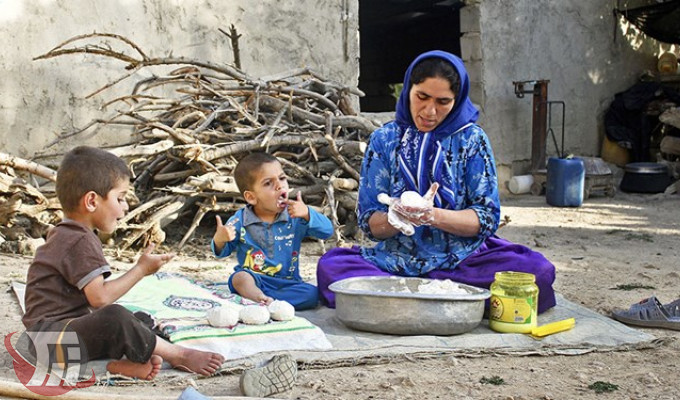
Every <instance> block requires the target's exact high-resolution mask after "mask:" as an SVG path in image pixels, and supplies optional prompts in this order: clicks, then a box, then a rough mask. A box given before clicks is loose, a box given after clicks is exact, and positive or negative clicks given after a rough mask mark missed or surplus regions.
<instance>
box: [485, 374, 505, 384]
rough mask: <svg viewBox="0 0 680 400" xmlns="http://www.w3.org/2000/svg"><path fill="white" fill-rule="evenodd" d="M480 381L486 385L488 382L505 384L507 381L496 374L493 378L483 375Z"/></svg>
mask: <svg viewBox="0 0 680 400" xmlns="http://www.w3.org/2000/svg"><path fill="white" fill-rule="evenodd" d="M479 383H481V384H483V385H486V384H489V385H503V384H505V381H504V380H503V378H501V377H500V376H498V375H494V376H492V377H491V378H487V377H486V376H483V377H482V379H480V380H479Z"/></svg>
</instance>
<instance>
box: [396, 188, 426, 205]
mask: <svg viewBox="0 0 680 400" xmlns="http://www.w3.org/2000/svg"><path fill="white" fill-rule="evenodd" d="M401 204H403V205H405V206H408V207H418V208H425V207H427V202H426V201H425V199H423V197H422V196H421V195H420V193H418V192H414V191H411V190H409V191H406V192H404V193H402V194H401Z"/></svg>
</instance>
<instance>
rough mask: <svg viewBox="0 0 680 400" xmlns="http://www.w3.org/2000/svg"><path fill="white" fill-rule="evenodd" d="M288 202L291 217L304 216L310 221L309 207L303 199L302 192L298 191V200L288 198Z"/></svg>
mask: <svg viewBox="0 0 680 400" xmlns="http://www.w3.org/2000/svg"><path fill="white" fill-rule="evenodd" d="M286 203H287V204H288V215H290V216H291V218H303V219H305V220H306V221H309V208H308V207H307V204H305V202H304V201H302V193H301V192H298V193H297V200H291V199H288V200H286Z"/></svg>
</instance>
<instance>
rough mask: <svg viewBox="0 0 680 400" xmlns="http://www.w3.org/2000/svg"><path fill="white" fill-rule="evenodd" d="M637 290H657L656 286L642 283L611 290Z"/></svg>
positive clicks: (618, 286)
mask: <svg viewBox="0 0 680 400" xmlns="http://www.w3.org/2000/svg"><path fill="white" fill-rule="evenodd" d="M635 289H656V287H654V286H650V285H643V284H641V283H623V284H620V285H616V287H614V288H611V290H635Z"/></svg>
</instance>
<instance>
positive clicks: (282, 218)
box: [211, 153, 333, 310]
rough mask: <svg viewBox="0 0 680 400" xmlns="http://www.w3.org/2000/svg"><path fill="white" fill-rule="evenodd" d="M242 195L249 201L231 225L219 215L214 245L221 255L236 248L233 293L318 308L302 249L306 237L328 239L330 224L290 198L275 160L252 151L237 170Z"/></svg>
mask: <svg viewBox="0 0 680 400" xmlns="http://www.w3.org/2000/svg"><path fill="white" fill-rule="evenodd" d="M234 178H235V179H236V185H237V186H238V188H239V191H240V192H241V194H242V195H243V198H244V199H245V200H246V202H247V203H248V204H247V205H246V206H245V207H243V208H242V209H240V210H238V211H237V212H236V213H235V214H234V215H233V216H232V217H231V218H230V219H229V220H228V221H227V223H226V224H222V219H221V218H220V216H219V215H218V216H217V218H216V219H217V228H216V230H215V235H214V236H213V240H212V243H211V248H212V251H213V253H214V254H215V255H216V256H217V257H220V258H222V257H227V256H229V255H230V254H231V253H232V252H233V251H234V250H235V251H236V258H237V260H238V265H237V266H236V267H235V268H234V273H233V274H232V275H231V276H230V277H229V289H230V290H231V291H232V292H233V293H238V294H239V295H241V296H242V297H245V298H247V299H250V300H253V301H256V302H260V303H265V304H270V303H271V302H272V301H273V300H285V301H287V302H288V303H290V304H292V305H293V306H294V307H295V309H296V310H306V309H310V308H314V307H316V305H317V303H318V299H319V295H318V291H317V288H316V286H314V285H311V284H309V283H305V282H303V281H302V278H301V277H300V268H299V265H300V245H301V243H302V240H303V239H304V238H305V237H314V238H318V239H327V238H329V237H330V236H331V235H332V234H333V225H332V224H331V221H330V220H329V219H328V218H327V217H326V216H324V215H323V214H320V213H318V212H316V211H314V210H313V209H312V208H311V207H308V206H307V205H306V204H305V203H304V202H303V201H302V197H301V194H300V192H298V194H297V198H296V199H294V200H293V199H289V198H288V192H289V188H288V178H287V177H286V174H285V172H284V171H283V168H282V167H281V163H279V161H278V160H277V159H276V157H274V156H272V155H270V154H266V153H253V154H249V155H247V156H246V157H244V158H243V159H242V160H241V161H240V162H239V163H238V165H237V166H236V168H235V170H234Z"/></svg>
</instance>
